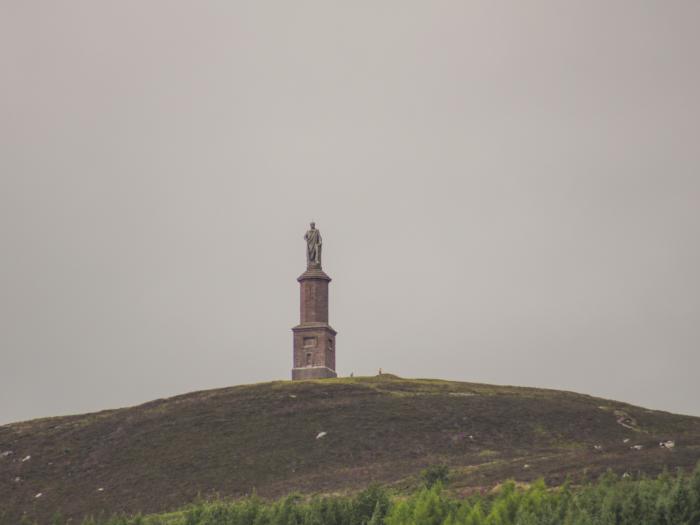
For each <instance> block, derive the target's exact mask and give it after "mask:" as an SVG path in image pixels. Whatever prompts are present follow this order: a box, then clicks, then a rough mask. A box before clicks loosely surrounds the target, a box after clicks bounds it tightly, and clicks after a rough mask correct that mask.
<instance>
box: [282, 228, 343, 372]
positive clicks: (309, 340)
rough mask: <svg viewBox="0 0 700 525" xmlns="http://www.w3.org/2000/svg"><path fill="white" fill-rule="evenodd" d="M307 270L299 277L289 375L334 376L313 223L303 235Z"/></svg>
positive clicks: (331, 339)
mask: <svg viewBox="0 0 700 525" xmlns="http://www.w3.org/2000/svg"><path fill="white" fill-rule="evenodd" d="M304 240H305V241H306V271H305V272H304V273H302V274H301V275H300V276H299V277H298V278H297V281H299V285H300V288H301V319H300V322H299V324H298V325H297V326H295V327H294V328H292V332H294V365H293V366H294V368H292V379H321V378H324V377H337V375H336V373H335V335H336V331H335V330H333V328H331V327H330V325H329V324H328V283H329V282H331V278H330V277H328V276H327V275H326V273H325V272H324V271H323V270H322V269H321V247H322V245H323V243H322V240H321V232H320V231H318V230H317V229H316V224H314V223H313V222H312V223H311V228H310V229H309V231H307V232H306V235H304Z"/></svg>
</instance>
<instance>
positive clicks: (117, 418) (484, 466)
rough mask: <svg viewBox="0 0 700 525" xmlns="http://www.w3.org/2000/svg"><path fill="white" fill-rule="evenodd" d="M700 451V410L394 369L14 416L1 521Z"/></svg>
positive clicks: (464, 479)
mask: <svg viewBox="0 0 700 525" xmlns="http://www.w3.org/2000/svg"><path fill="white" fill-rule="evenodd" d="M323 432H325V434H324V435H320V433H323ZM666 440H673V441H675V447H674V448H672V449H666V448H662V447H660V446H659V442H660V441H666ZM635 445H641V446H642V448H641V450H637V449H635V448H631V447H633V446H635ZM698 459H700V418H694V417H688V416H678V415H673V414H669V413H666V412H659V411H651V410H645V409H643V408H638V407H634V406H630V405H627V404H624V403H618V402H614V401H608V400H603V399H600V398H594V397H590V396H585V395H580V394H575V393H571V392H560V391H554V390H543V389H534V388H518V387H507V386H492V385H481V384H472V383H457V382H448V381H438V380H409V379H400V378H397V377H395V376H389V375H383V376H378V377H373V378H354V379H329V380H322V381H300V382H293V383H292V382H289V381H280V382H272V383H263V384H256V385H246V386H237V387H231V388H224V389H219V390H210V391H204V392H195V393H191V394H186V395H182V396H177V397H173V398H170V399H161V400H157V401H153V402H150V403H146V404H144V405H141V406H137V407H131V408H124V409H119V410H110V411H104V412H99V413H94V414H86V415H82V416H69V417H57V418H48V419H40V420H34V421H28V422H22V423H14V424H10V425H5V426H1V427H0V516H3V513H4V518H0V522H2V521H3V519H4V520H5V521H7V522H8V523H16V522H17V520H18V519H19V518H20V517H21V516H22V515H23V514H26V515H28V516H30V517H35V518H39V519H41V520H46V519H48V517H49V516H50V515H51V514H52V513H53V512H54V511H55V510H57V509H60V510H61V512H62V513H63V514H64V515H67V516H75V517H82V516H84V515H86V514H99V513H100V512H105V513H114V512H129V513H133V512H154V511H162V510H168V509H173V508H176V507H179V506H182V505H183V504H185V503H187V502H189V501H191V500H193V499H194V498H196V497H197V495H198V494H199V495H202V496H205V497H207V496H213V495H221V496H223V497H238V496H243V495H245V494H250V493H251V492H252V491H257V493H258V494H259V495H262V496H278V495H282V494H286V493H288V492H291V491H302V492H333V491H345V490H352V489H355V488H359V487H361V486H364V485H366V484H367V483H368V482H370V481H379V482H382V483H392V484H395V485H396V486H397V487H399V488H401V487H403V486H406V487H408V486H411V485H412V484H413V483H415V476H416V474H417V473H418V472H419V470H420V469H421V468H424V467H426V466H428V465H431V464H435V463H447V464H449V465H450V467H451V468H452V473H453V480H454V481H453V483H452V487H453V489H454V490H456V491H458V492H468V491H471V490H479V489H485V488H488V487H491V486H492V485H494V484H495V483H497V482H499V481H501V480H503V479H505V478H508V477H514V478H516V479H518V480H522V481H528V480H532V479H534V478H537V477H539V476H544V477H545V478H546V479H547V480H548V481H549V482H552V483H557V482H561V481H563V479H564V477H565V476H567V475H572V476H574V478H580V477H581V476H583V475H589V476H592V475H596V474H597V473H599V472H601V471H603V470H605V469H607V468H609V467H610V468H613V469H615V470H616V471H618V472H623V471H629V472H637V471H643V472H648V473H656V472H658V471H659V470H661V469H662V468H663V467H664V466H668V467H669V468H674V467H679V466H680V467H684V468H687V469H690V468H692V467H693V466H694V465H695V463H696V462H697V461H698ZM39 493H41V496H39V497H36V496H37V494H39Z"/></svg>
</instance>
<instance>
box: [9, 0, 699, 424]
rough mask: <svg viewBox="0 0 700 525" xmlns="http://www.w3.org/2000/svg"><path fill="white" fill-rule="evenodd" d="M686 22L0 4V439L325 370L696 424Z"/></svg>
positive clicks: (507, 11)
mask: <svg viewBox="0 0 700 525" xmlns="http://www.w3.org/2000/svg"><path fill="white" fill-rule="evenodd" d="M698 27H700V3H698V2H697V1H694V0H692V1H691V0H689V1H666V0H663V1H662V0H659V1H656V2H644V1H620V2H609V1H590V0H586V1H579V2H563V1H551V2H544V1H533V2H521V1H519V0H517V1H515V0H514V1H508V2H494V1H491V0H488V1H486V0H485V1H480V2H468V1H461V2H457V1H455V2H446V1H433V0H431V1H421V2H416V1H406V0H401V1H391V2H389V1H386V2H381V1H376V0H372V1H353V2H333V1H317V2H309V1H295V2H288V1H279V2H265V1H260V0H256V1H250V2H235V1H225V2H224V1H221V2H213V1H208V2H206V1H196V2H195V1H190V2H182V1H171V0H168V1H165V0H163V1H142V0H138V1H123V0H120V1H113V2H96V1H94V0H86V1H66V2H52V1H43V2H40V1H26V0H22V1H11V0H5V1H3V2H2V3H1V4H0V72H1V73H0V74H1V75H2V82H0V93H1V94H2V96H1V97H0V247H1V249H2V257H1V259H0V265H1V266H0V270H1V271H0V352H1V356H0V357H1V358H0V423H6V422H9V421H15V420H21V419H28V418H34V417H40V416H50V415H59V414H68V413H79V412H85V411H92V410H98V409H103V408H114V407H120V406H124V405H131V404H136V403H140V402H145V401H148V400H151V399H154V398H158V397H165V396H170V395H174V394H179V393H184V392H188V391H191V390H195V389H207V388H213V387H221V386H227V385H235V384H241V383H251V382H256V381H266V380H272V379H286V378H288V377H289V373H290V368H291V364H292V363H291V358H292V333H291V331H290V328H291V327H292V326H293V325H295V324H296V323H297V322H298V283H297V282H296V277H297V276H298V275H299V274H301V273H302V271H303V270H304V266H305V255H304V241H303V240H302V236H303V234H304V232H305V231H306V229H307V227H308V222H309V221H310V220H311V219H315V220H316V222H317V224H318V227H319V228H320V230H321V232H322V234H323V237H324V252H323V253H324V269H325V270H326V271H327V273H328V274H329V275H330V276H331V277H333V282H332V283H331V305H330V308H331V311H330V315H331V324H332V325H333V326H334V328H336V329H337V330H338V339H337V349H338V371H339V373H340V374H341V375H348V374H349V373H350V372H354V373H355V375H369V374H374V373H376V370H377V368H379V367H382V368H383V369H384V370H386V371H389V372H394V373H396V374H399V375H402V376H407V377H414V376H419V377H437V378H446V379H457V380H464V381H478V382H493V383H501V384H517V385H530V386H541V387H552V388H561V389H567V390H575V391H579V392H584V393H589V394H594V395H599V396H604V397H610V398H616V399H620V400H624V401H628V402H631V403H635V404H639V405H643V406H648V407H651V408H658V409H665V410H671V411H676V412H683V413H688V414H695V415H700V382H699V381H698V377H697V376H698V370H700V278H699V276H698V269H699V268H700V247H699V245H698V242H699V239H700V145H699V143H698V142H699V137H700V102H699V95H698V94H699V93H700V71H699V69H700V31H699V30H698Z"/></svg>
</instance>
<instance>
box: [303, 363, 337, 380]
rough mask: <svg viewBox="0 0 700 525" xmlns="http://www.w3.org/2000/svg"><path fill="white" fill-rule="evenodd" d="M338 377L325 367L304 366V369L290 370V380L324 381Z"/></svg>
mask: <svg viewBox="0 0 700 525" xmlns="http://www.w3.org/2000/svg"><path fill="white" fill-rule="evenodd" d="M329 377H338V374H336V373H335V372H334V371H333V370H331V369H330V368H327V367H325V366H306V367H304V368H292V380H293V381H297V380H299V379H326V378H329Z"/></svg>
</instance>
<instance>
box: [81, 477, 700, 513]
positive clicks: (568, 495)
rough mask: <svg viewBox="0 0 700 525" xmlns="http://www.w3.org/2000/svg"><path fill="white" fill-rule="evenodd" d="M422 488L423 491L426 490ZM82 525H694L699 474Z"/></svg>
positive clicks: (300, 502) (246, 503) (252, 503)
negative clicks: (466, 494)
mask: <svg viewBox="0 0 700 525" xmlns="http://www.w3.org/2000/svg"><path fill="white" fill-rule="evenodd" d="M426 485H427V484H426ZM83 524H84V525H380V524H384V525H593V524H596V525H598V524H601V525H613V524H614V525H628V524H629V525H700V466H699V467H698V468H696V470H695V472H694V473H693V474H692V475H691V476H683V475H680V474H679V475H676V476H671V475H668V474H662V475H660V476H659V477H657V478H655V479H649V478H641V479H635V480H632V479H629V478H628V479H624V478H620V477H618V476H616V475H614V474H612V473H608V474H606V475H605V476H603V477H602V478H601V479H600V480H598V481H597V482H595V483H590V484H587V485H584V486H581V487H577V488H575V489H573V488H571V487H569V486H567V485H565V486H563V487H559V488H554V489H548V488H547V487H546V486H545V484H544V482H543V481H538V482H536V483H534V484H533V485H530V486H529V487H527V488H524V489H521V488H518V487H517V486H516V484H515V483H513V482H507V483H505V484H504V485H502V486H501V487H500V488H499V489H498V490H496V491H494V492H493V493H492V494H490V495H486V496H472V497H469V498H466V499H459V498H456V497H454V496H451V495H449V494H448V493H447V492H446V491H445V490H444V489H443V486H442V483H440V482H437V483H435V484H433V485H432V486H430V487H428V486H426V487H424V488H423V489H421V490H419V491H417V492H415V493H414V494H412V495H410V496H408V497H400V496H393V497H390V495H389V493H388V492H387V490H386V489H384V488H381V487H379V486H371V487H369V488H367V489H366V490H364V491H363V492H360V493H359V494H357V495H355V496H352V497H350V496H348V497H316V498H312V499H303V498H302V497H301V496H298V495H292V496H288V497H286V498H284V499H282V500H278V501H275V502H267V501H264V500H261V499H259V498H255V497H252V498H248V499H245V500H241V501H236V502H222V501H221V502H219V501H217V502H202V503H197V504H194V505H191V506H190V507H188V508H186V509H184V510H182V511H180V512H177V513H173V514H168V515H159V516H149V517H145V518H142V517H139V518H112V519H109V520H105V521H100V520H86V521H84V522H83Z"/></svg>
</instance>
